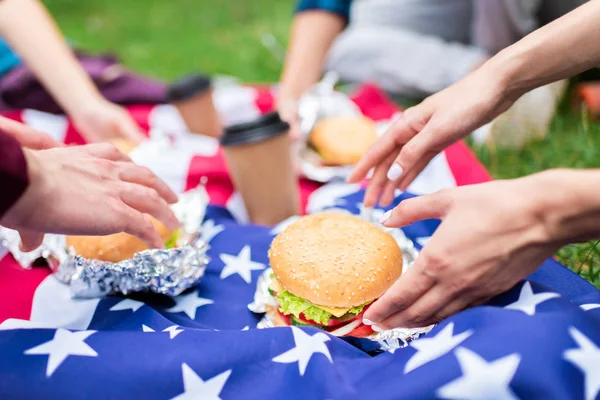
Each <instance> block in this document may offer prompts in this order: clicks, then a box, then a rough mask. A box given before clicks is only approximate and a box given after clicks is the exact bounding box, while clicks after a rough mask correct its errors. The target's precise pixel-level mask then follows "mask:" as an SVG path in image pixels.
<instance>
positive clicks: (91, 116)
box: [69, 98, 145, 143]
mask: <svg viewBox="0 0 600 400" xmlns="http://www.w3.org/2000/svg"><path fill="white" fill-rule="evenodd" d="M69 114H70V116H71V118H72V119H73V123H74V124H75V127H76V128H77V129H78V130H79V132H80V133H81V135H82V136H83V137H84V138H85V139H86V141H88V142H90V143H95V142H106V141H108V140H109V139H114V138H122V139H127V140H130V141H132V142H134V143H140V142H141V141H143V140H144V139H145V135H144V134H143V133H142V130H141V129H140V127H139V126H138V125H137V123H136V122H135V121H134V120H133V118H132V117H131V115H129V113H128V112H127V111H126V110H125V109H124V108H122V107H120V106H118V105H116V104H114V103H111V102H109V101H108V100H106V99H104V98H101V99H96V100H94V101H92V102H90V103H89V104H85V105H83V106H82V107H81V108H78V109H76V110H74V111H73V112H70V113H69Z"/></svg>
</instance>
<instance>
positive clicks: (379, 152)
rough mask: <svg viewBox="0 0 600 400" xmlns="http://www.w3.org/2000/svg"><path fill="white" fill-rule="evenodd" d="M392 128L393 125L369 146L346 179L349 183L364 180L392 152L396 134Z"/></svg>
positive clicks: (394, 146)
mask: <svg viewBox="0 0 600 400" xmlns="http://www.w3.org/2000/svg"><path fill="white" fill-rule="evenodd" d="M394 126H395V124H394V125H393V126H391V127H390V128H389V129H388V130H387V132H386V133H385V134H384V135H383V136H382V137H381V138H379V139H378V140H377V141H376V142H375V143H374V144H373V146H371V148H370V149H369V151H367V153H366V154H365V155H364V156H363V157H362V158H361V160H360V161H359V162H358V164H356V166H355V167H354V169H353V170H352V172H351V173H350V176H349V177H348V182H349V183H358V182H360V181H361V180H363V179H365V178H366V176H367V174H368V173H369V171H370V170H371V169H372V168H373V167H375V166H376V165H378V164H379V163H381V162H382V161H383V160H384V159H386V158H387V157H388V156H389V155H390V154H391V153H392V151H394V149H395V148H396V145H397V144H396V138H395V137H396V135H397V133H396V131H395V129H394Z"/></svg>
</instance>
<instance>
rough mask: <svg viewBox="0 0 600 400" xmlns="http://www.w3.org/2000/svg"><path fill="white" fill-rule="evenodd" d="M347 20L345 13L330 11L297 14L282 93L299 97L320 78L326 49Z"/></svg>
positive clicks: (292, 30)
mask: <svg viewBox="0 0 600 400" xmlns="http://www.w3.org/2000/svg"><path fill="white" fill-rule="evenodd" d="M345 24H346V21H345V19H344V18H343V17H342V16H340V15H338V14H334V13H331V12H327V11H317V10H311V11H304V12H301V13H299V14H298V15H297V16H296V18H295V19H294V22H293V24H292V29H291V33H290V44H289V46H288V53H287V56H286V60H285V67H284V70H283V74H282V78H281V96H282V97H284V98H290V99H298V98H299V97H300V96H302V94H303V93H304V92H305V91H306V90H308V89H309V88H310V87H311V86H312V85H313V84H314V83H315V82H317V81H318V80H319V78H320V76H321V72H322V68H323V64H324V61H325V57H326V55H327V52H328V50H329V48H330V47H331V44H332V43H333V41H334V40H335V38H336V37H337V36H338V35H339V33H340V32H341V31H342V30H343V29H344V26H345Z"/></svg>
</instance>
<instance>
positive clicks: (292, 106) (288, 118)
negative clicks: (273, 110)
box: [277, 95, 300, 139]
mask: <svg viewBox="0 0 600 400" xmlns="http://www.w3.org/2000/svg"><path fill="white" fill-rule="evenodd" d="M277 112H278V113H279V117H280V118H281V119H282V120H283V121H285V122H287V123H288V124H289V125H290V136H291V137H292V139H296V138H298V137H299V135H300V118H299V116H298V99H294V98H292V97H289V96H285V95H281V96H280V97H279V98H278V99H277Z"/></svg>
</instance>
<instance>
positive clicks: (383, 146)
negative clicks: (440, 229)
mask: <svg viewBox="0 0 600 400" xmlns="http://www.w3.org/2000/svg"><path fill="white" fill-rule="evenodd" d="M599 20H600V0H593V1H590V2H589V3H587V4H586V5H584V6H582V7H580V8H578V9H576V10H574V11H573V12H571V13H569V14H567V15H565V16H564V17H562V18H560V19H558V20H556V21H554V22H552V23H551V24H549V25H547V26H545V27H543V28H541V29H539V30H538V31H536V32H533V33H532V34H530V35H529V36H527V37H525V38H524V39H522V40H521V41H519V42H517V43H516V44H514V45H512V46H510V47H508V48H507V49H505V50H503V51H501V52H500V53H499V54H498V55H496V56H495V57H493V58H492V59H490V60H489V61H488V62H487V63H485V64H484V65H483V66H481V67H480V68H478V69H477V70H475V71H474V72H472V73H471V74H470V75H468V76H467V77H466V78H464V79H462V80H461V81H459V82H458V83H456V84H454V85H452V86H450V87H449V88H448V89H446V90H443V91H441V92H439V93H436V94H435V95H433V96H431V97H429V98H427V99H426V100H425V101H423V102H422V103H421V104H419V105H417V106H415V107H412V108H409V109H407V110H406V111H405V112H404V113H403V115H402V116H401V117H400V118H399V119H398V120H397V121H396V122H395V123H394V124H393V125H392V126H391V127H390V128H389V129H388V131H387V132H386V133H385V134H384V136H383V137H382V138H381V139H379V140H378V142H377V143H376V144H375V145H373V147H372V148H371V149H370V150H369V152H367V154H366V155H365V156H364V157H363V159H362V160H361V161H360V162H359V163H358V165H357V166H356V168H355V170H354V171H353V173H352V174H351V176H350V179H349V181H350V182H358V181H360V180H362V179H364V178H365V177H366V176H367V173H368V172H369V170H371V169H374V172H373V177H372V179H371V181H370V183H369V188H368V190H367V194H366V195H365V204H366V205H368V206H372V205H374V204H375V203H377V201H378V200H379V199H380V203H381V204H383V205H387V204H389V203H390V202H391V200H392V199H393V193H394V190H395V189H396V188H397V187H399V188H406V187H408V185H409V184H410V183H411V182H412V181H413V180H414V179H415V178H416V177H417V175H418V174H419V173H420V172H421V171H422V170H423V168H425V166H427V164H428V163H429V161H431V159H432V158H433V157H434V156H435V155H436V154H437V153H439V152H440V151H442V150H444V149H445V148H446V147H448V146H449V145H450V144H452V143H454V142H456V141H457V140H460V139H462V138H464V137H465V136H467V135H468V134H470V133H471V132H473V131H474V130H475V129H477V128H479V127H481V126H482V125H484V124H485V123H487V122H489V121H491V120H493V119H494V118H495V117H497V116H498V115H500V114H501V113H502V112H504V111H506V110H507V109H508V108H509V107H510V106H511V105H512V103H513V102H514V101H516V100H517V99H518V98H519V97H520V96H521V95H523V94H524V93H525V92H527V91H528V90H531V89H533V88H535V87H538V86H541V85H544V84H547V83H550V82H553V81H556V80H559V79H563V78H566V77H569V76H572V75H574V74H577V73H579V72H582V71H585V70H587V69H589V68H590V67H593V66H596V65H599V64H600V42H599V41H598V37H599V36H600V25H599V24H598V21H599Z"/></svg>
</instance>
